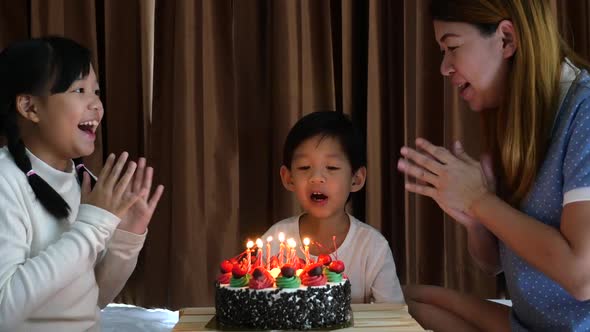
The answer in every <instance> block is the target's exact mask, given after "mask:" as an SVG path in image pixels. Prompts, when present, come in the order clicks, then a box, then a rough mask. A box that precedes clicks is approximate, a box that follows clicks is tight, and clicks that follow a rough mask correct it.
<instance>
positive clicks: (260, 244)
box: [256, 239, 263, 248]
mask: <svg viewBox="0 0 590 332" xmlns="http://www.w3.org/2000/svg"><path fill="white" fill-rule="evenodd" d="M262 245H263V243H262V239H257V240H256V246H257V247H258V248H262Z"/></svg>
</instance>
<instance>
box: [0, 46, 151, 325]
mask: <svg viewBox="0 0 590 332" xmlns="http://www.w3.org/2000/svg"><path fill="white" fill-rule="evenodd" d="M102 116H103V108H102V104H101V102H100V99H99V97H98V83H97V78H96V75H95V73H94V70H93V68H92V65H91V61H90V52H89V51H88V50H87V49H85V48H83V47H82V46H80V45H78V44H76V43H75V42H73V41H71V40H68V39H64V38H59V37H50V38H40V39H32V40H28V41H24V42H20V43H16V44H14V45H12V46H10V47H8V48H6V49H4V50H3V51H2V52H1V53H0V134H2V135H4V136H5V138H6V140H7V143H8V144H7V146H6V147H4V148H2V149H0V331H86V330H92V331H99V330H100V328H99V326H98V321H99V314H100V309H99V307H104V306H105V305H106V304H107V303H109V302H110V301H111V300H112V299H113V298H114V297H115V296H116V295H117V293H118V292H119V291H120V290H121V288H122V287H123V285H124V284H125V282H126V280H127V278H128V277H129V275H130V274H131V272H132V271H133V269H134V267H135V263H136V260H137V255H138V253H139V251H140V250H141V247H142V245H143V242H144V240H145V236H146V227H147V225H148V223H149V220H150V218H151V216H152V213H153V211H154V209H155V207H156V204H157V202H158V200H159V198H160V196H161V194H162V191H163V188H162V187H161V186H159V187H158V189H157V190H156V191H155V192H154V194H153V195H152V197H151V198H150V199H148V197H149V191H150V188H151V180H152V173H153V170H152V169H151V168H147V169H146V168H145V159H140V160H139V162H138V164H137V165H136V164H135V163H134V162H129V163H127V167H126V170H124V167H125V164H126V162H127V153H123V154H121V156H120V157H119V158H118V159H117V160H115V156H114V155H112V154H111V155H110V156H109V157H108V158H107V160H106V163H105V165H104V168H103V169H102V171H101V172H100V174H99V176H98V179H96V182H95V184H94V186H93V188H92V189H91V181H92V182H94V180H91V177H90V175H89V172H88V171H87V170H86V168H85V167H84V165H83V164H82V163H81V160H80V159H79V158H80V157H82V156H87V155H89V154H91V153H92V152H93V150H94V139H95V131H96V128H97V127H98V125H99V123H100V121H101V119H102ZM72 159H73V160H72ZM134 174H135V176H134ZM80 183H81V185H80Z"/></svg>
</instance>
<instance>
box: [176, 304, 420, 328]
mask: <svg viewBox="0 0 590 332" xmlns="http://www.w3.org/2000/svg"><path fill="white" fill-rule="evenodd" d="M352 311H353V317H354V326H353V327H349V328H345V329H341V330H338V331H371V332H378V331H404V332H410V331H411V332H414V331H416V332H417V331H425V330H424V329H423V328H422V327H421V326H420V325H419V324H418V323H417V322H416V321H415V320H414V319H413V318H412V316H410V314H408V307H407V306H405V305H400V304H353V305H352ZM214 315H215V308H185V309H181V310H180V320H179V321H178V323H177V324H176V326H175V327H174V330H173V332H180V331H184V332H186V331H217V330H212V329H208V328H206V327H205V325H207V323H208V322H209V321H210V320H211V318H213V316H214Z"/></svg>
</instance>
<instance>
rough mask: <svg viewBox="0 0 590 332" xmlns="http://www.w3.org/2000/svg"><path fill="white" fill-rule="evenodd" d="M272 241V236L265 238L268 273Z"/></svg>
mask: <svg viewBox="0 0 590 332" xmlns="http://www.w3.org/2000/svg"><path fill="white" fill-rule="evenodd" d="M271 241H272V236H269V237H267V238H266V269H267V270H269V271H270V256H271V254H270V242H271Z"/></svg>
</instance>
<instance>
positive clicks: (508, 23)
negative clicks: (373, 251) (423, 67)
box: [398, 0, 590, 331]
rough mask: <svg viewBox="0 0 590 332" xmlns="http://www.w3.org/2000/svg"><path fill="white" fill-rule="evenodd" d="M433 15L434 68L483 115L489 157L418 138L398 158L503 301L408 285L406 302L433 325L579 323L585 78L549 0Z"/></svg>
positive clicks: (588, 197)
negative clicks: (503, 288) (456, 228)
mask: <svg viewBox="0 0 590 332" xmlns="http://www.w3.org/2000/svg"><path fill="white" fill-rule="evenodd" d="M432 13H433V18H434V30H435V35H436V39H437V42H438V43H439V45H440V48H441V50H442V51H443V54H444V58H443V62H442V64H441V72H442V74H443V75H444V76H447V77H448V78H449V79H450V80H451V82H452V84H453V85H455V86H456V87H457V88H458V89H459V92H460V94H461V97H462V98H463V99H464V100H465V101H466V102H467V103H468V104H469V106H470V108H471V109H473V110H474V111H477V112H481V114H482V116H483V118H484V125H485V126H484V129H485V131H484V133H485V137H484V138H486V142H487V145H488V146H487V148H488V151H489V152H490V154H491V160H490V159H488V158H486V160H487V162H484V163H482V164H480V163H479V162H477V161H474V160H473V159H472V158H470V157H469V156H467V155H466V154H465V152H464V151H463V149H462V147H461V145H460V144H459V143H457V144H456V145H455V151H454V153H451V152H449V151H447V150H446V149H444V148H442V147H435V146H433V145H432V144H430V143H429V142H428V141H426V140H424V139H421V138H419V139H417V141H416V145H417V147H418V148H419V149H420V151H416V150H414V149H412V148H409V147H404V148H402V155H403V156H404V157H406V158H407V160H403V159H402V160H400V161H399V163H398V167H399V169H400V170H401V171H403V172H404V173H406V174H408V175H410V176H412V177H415V178H417V179H419V180H421V181H424V182H426V185H421V184H411V183H408V184H406V188H407V189H408V190H409V191H412V192H415V193H418V194H421V195H426V196H429V197H432V198H433V199H435V200H436V202H437V203H438V204H439V205H440V206H441V208H443V209H444V210H445V211H446V212H447V213H449V214H450V215H451V216H452V217H453V218H455V219H456V220H457V221H458V222H459V223H460V224H462V225H463V226H464V227H465V228H466V230H467V236H468V241H469V251H470V253H471V255H472V256H473V258H474V259H475V260H476V261H477V262H478V263H479V265H480V266H482V267H483V268H484V269H486V270H488V271H490V272H493V273H496V272H498V271H500V270H501V269H503V270H504V273H505V275H506V281H507V285H508V291H509V294H510V297H511V299H512V303H513V306H512V308H511V309H510V308H508V307H506V306H502V305H499V304H495V303H492V302H488V301H484V300H480V299H477V298H475V297H469V296H466V295H462V294H459V293H457V292H453V291H450V290H446V289H443V288H440V287H427V286H413V287H408V289H407V292H406V293H405V295H406V298H407V300H408V305H409V307H410V311H411V313H412V314H413V315H414V317H415V318H416V319H417V320H418V321H419V322H420V323H421V324H423V326H424V327H426V328H429V329H433V330H435V331H507V330H513V331H528V330H532V331H588V330H590V301H588V300H590V245H589V244H590V223H588V219H589V218H590V131H589V130H588V128H589V127H590V75H589V74H588V72H587V71H586V70H584V65H583V64H582V63H581V62H580V61H577V59H578V58H577V57H576V56H575V55H574V54H573V53H572V52H570V50H569V49H568V48H567V46H566V45H565V44H564V43H563V42H562V40H561V38H560V37H559V34H558V29H557V25H556V22H555V18H554V17H553V15H554V14H553V12H552V9H551V4H550V2H549V1H546V0H535V1H517V0H512V1H510V0H502V1H501V0H469V1H464V0H447V1H436V0H435V1H433V3H432ZM492 165H495V166H496V167H492ZM493 171H495V173H496V174H498V180H499V181H498V184H499V185H498V188H499V193H500V195H499V196H497V195H496V193H495V187H496V186H495V182H496V181H495V179H494V176H493V173H494V172H493ZM424 182H422V183H424Z"/></svg>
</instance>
